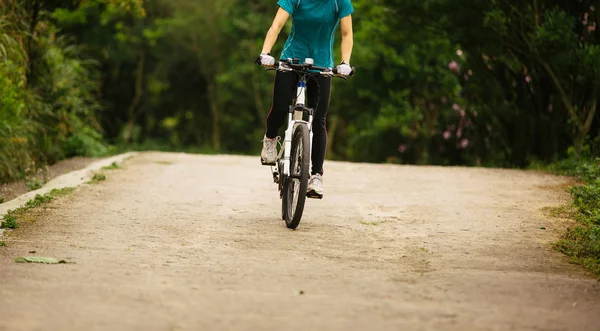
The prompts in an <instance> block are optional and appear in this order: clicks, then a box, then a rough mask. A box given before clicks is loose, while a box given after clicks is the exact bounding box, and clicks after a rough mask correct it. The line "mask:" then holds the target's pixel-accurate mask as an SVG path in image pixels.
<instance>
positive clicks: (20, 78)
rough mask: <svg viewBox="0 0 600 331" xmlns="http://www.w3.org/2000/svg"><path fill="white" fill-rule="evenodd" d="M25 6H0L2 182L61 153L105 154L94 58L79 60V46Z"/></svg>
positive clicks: (55, 158)
mask: <svg viewBox="0 0 600 331" xmlns="http://www.w3.org/2000/svg"><path fill="white" fill-rule="evenodd" d="M25 8H28V7H25V6H22V5H20V4H18V3H14V2H9V3H8V4H7V6H3V7H2V9H0V26H3V27H4V28H5V29H6V30H2V37H3V38H0V42H1V44H0V46H1V47H0V49H1V50H3V51H2V52H1V54H2V56H1V57H0V144H1V145H2V147H3V148H2V149H0V182H6V181H8V180H12V179H19V178H23V177H26V176H27V171H29V170H28V169H37V168H39V167H42V166H43V165H45V164H52V163H54V162H56V161H58V160H60V159H62V158H65V157H70V156H75V155H84V156H97V155H102V154H104V153H106V147H105V145H104V143H103V142H102V140H103V137H102V135H101V133H100V126H99V125H98V123H97V122H96V120H95V116H96V113H97V112H98V111H99V109H100V103H99V100H98V97H97V93H98V88H99V85H98V78H99V76H98V75H97V74H96V69H95V68H94V66H95V64H94V62H93V61H90V60H83V59H81V58H80V56H79V54H78V46H76V45H72V44H69V43H68V41H67V39H66V38H64V37H62V36H61V35H60V31H59V30H58V29H57V28H56V27H55V26H54V24H53V23H52V22H51V21H48V20H46V19H42V20H37V21H36V20H32V21H31V20H28V19H29V18H28V17H30V16H31V15H33V14H34V13H29V12H27V11H26V10H25ZM34 17H45V14H44V12H38V13H36V14H35V16H34ZM28 22H31V23H30V24H31V25H29V24H27V23H28ZM30 31H33V32H34V33H35V34H36V38H35V39H33V38H32V37H31V33H30ZM31 184H32V185H30V186H31V187H30V188H32V189H33V188H35V187H38V186H39V185H38V184H37V182H35V181H32V182H31Z"/></svg>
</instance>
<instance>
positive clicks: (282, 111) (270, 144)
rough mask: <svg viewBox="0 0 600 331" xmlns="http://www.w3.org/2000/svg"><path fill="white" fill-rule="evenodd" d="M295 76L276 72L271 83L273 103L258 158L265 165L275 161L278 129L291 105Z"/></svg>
mask: <svg viewBox="0 0 600 331" xmlns="http://www.w3.org/2000/svg"><path fill="white" fill-rule="evenodd" d="M297 82H298V78H297V75H296V74H295V73H291V72H280V71H278V72H277V73H276V75H275V82H274V83H273V85H274V87H273V102H272V104H271V110H270V111H269V114H268V115H267V128H266V132H265V137H264V139H263V148H262V151H261V152H260V158H261V160H262V163H263V164H265V165H273V164H274V163H275V161H276V160H277V139H275V138H276V137H277V136H278V131H279V128H280V127H281V126H282V125H283V123H284V122H285V120H286V115H287V114H288V108H289V106H290V105H291V104H292V100H293V98H294V93H295V91H296V85H297Z"/></svg>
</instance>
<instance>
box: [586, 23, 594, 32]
mask: <svg viewBox="0 0 600 331" xmlns="http://www.w3.org/2000/svg"><path fill="white" fill-rule="evenodd" d="M588 31H589V32H594V31H596V23H594V24H592V25H590V26H588Z"/></svg>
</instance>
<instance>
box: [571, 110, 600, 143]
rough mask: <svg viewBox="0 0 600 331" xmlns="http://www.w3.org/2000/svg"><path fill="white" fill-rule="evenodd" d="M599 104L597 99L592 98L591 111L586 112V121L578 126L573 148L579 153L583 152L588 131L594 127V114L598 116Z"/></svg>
mask: <svg viewBox="0 0 600 331" xmlns="http://www.w3.org/2000/svg"><path fill="white" fill-rule="evenodd" d="M597 105H598V102H597V101H596V100H595V99H594V100H592V102H591V105H590V107H589V111H587V112H584V116H585V122H584V123H583V124H582V125H580V126H578V127H577V129H578V130H577V133H576V136H575V139H574V141H573V148H575V152H576V153H577V154H579V153H581V150H582V149H583V145H584V144H585V139H586V137H587V134H588V132H590V128H591V127H592V123H593V122H594V116H596V108H597ZM585 113H587V114H585Z"/></svg>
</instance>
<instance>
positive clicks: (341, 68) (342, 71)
mask: <svg viewBox="0 0 600 331" xmlns="http://www.w3.org/2000/svg"><path fill="white" fill-rule="evenodd" d="M335 71H336V72H337V74H338V75H342V76H350V74H351V73H352V68H350V65H348V64H346V63H344V62H342V63H340V65H338V66H337V67H335Z"/></svg>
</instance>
